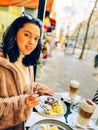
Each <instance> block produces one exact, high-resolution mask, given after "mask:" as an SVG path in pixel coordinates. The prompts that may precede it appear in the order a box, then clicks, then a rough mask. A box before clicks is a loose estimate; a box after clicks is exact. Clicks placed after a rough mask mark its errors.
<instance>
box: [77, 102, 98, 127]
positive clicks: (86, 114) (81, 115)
mask: <svg viewBox="0 0 98 130" xmlns="http://www.w3.org/2000/svg"><path fill="white" fill-rule="evenodd" d="M95 108H96V105H95V103H94V102H92V101H91V100H90V99H83V100H82V101H81V105H80V108H79V112H78V117H77V122H78V123H79V125H81V126H86V125H87V124H88V122H89V120H90V118H91V116H92V115H93V113H94V110H95Z"/></svg>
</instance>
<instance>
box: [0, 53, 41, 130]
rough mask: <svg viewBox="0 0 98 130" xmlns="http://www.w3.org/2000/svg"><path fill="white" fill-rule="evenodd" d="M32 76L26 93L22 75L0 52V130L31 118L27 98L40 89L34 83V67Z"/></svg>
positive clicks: (31, 72)
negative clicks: (26, 102)
mask: <svg viewBox="0 0 98 130" xmlns="http://www.w3.org/2000/svg"><path fill="white" fill-rule="evenodd" d="M30 76H31V86H30V88H29V89H28V90H27V91H26V92H25V93H24V92H23V87H22V83H21V76H20V73H19V72H18V70H17V68H15V66H14V65H13V64H12V63H10V62H9V61H8V59H6V58H4V56H3V53H2V52H0V130H3V129H5V128H9V127H11V126H15V125H17V124H19V123H21V122H23V121H26V120H27V119H28V117H29V116H30V113H31V111H32V109H30V108H28V107H27V106H26V104H25V98H26V96H28V94H30V93H32V91H33V90H36V89H38V83H34V82H33V67H31V68H30ZM36 86H37V87H36ZM39 89H40V85H39Z"/></svg>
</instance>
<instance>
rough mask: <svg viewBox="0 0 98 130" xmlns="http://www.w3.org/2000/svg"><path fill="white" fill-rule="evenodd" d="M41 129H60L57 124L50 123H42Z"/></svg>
mask: <svg viewBox="0 0 98 130" xmlns="http://www.w3.org/2000/svg"><path fill="white" fill-rule="evenodd" d="M39 130H59V129H58V127H57V126H50V125H49V124H42V125H40V127H39Z"/></svg>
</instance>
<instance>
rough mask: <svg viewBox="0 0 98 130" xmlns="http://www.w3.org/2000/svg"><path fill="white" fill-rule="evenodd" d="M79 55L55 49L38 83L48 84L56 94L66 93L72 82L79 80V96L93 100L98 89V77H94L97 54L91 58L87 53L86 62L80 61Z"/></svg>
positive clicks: (44, 66) (42, 70)
mask: <svg viewBox="0 0 98 130" xmlns="http://www.w3.org/2000/svg"><path fill="white" fill-rule="evenodd" d="M78 55H79V54H78V53H77V54H74V55H73V54H72V53H69V52H67V51H66V52H64V51H63V50H61V49H54V50H53V51H52V57H48V59H47V60H46V62H45V64H44V65H43V67H42V68H41V72H40V75H39V76H37V78H36V81H37V82H41V83H44V84H46V85H47V86H48V87H49V88H51V89H52V90H53V91H54V92H64V91H68V87H69V83H70V81H71V80H77V81H79V82H80V87H79V92H78V94H79V95H81V96H83V97H86V98H90V99H92V98H93V96H94V94H95V92H96V90H97V87H98V77H97V76H93V75H92V73H93V71H94V67H93V64H94V63H93V62H94V61H93V60H94V59H93V58H94V56H95V54H93V57H91V56H90V55H89V54H87V53H86V54H85V60H80V59H78ZM91 55H92V54H91ZM88 57H90V58H88Z"/></svg>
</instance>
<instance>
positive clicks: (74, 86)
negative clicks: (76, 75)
mask: <svg viewBox="0 0 98 130" xmlns="http://www.w3.org/2000/svg"><path fill="white" fill-rule="evenodd" d="M79 85H80V83H79V82H78V81H76V80H71V82H70V85H69V97H70V98H71V99H72V100H74V99H75V97H76V95H77V93H78V89H79Z"/></svg>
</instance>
